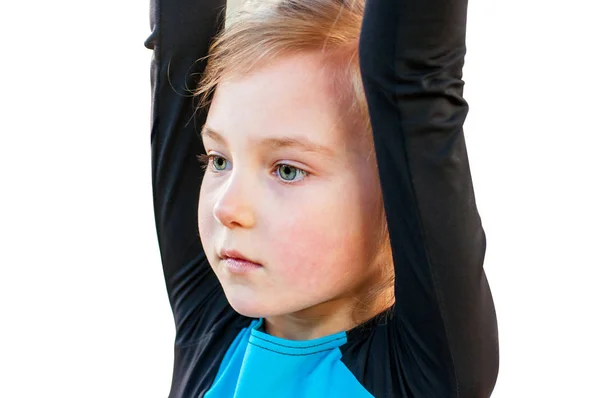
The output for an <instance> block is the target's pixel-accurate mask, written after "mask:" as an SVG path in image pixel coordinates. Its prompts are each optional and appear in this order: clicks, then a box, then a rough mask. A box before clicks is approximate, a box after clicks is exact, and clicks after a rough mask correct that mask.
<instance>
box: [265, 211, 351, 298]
mask: <svg viewBox="0 0 600 398" xmlns="http://www.w3.org/2000/svg"><path fill="white" fill-rule="evenodd" d="M311 221H312V220H311V219H310V218H303V219H301V220H296V222H290V223H286V225H285V226H281V229H279V228H278V229H279V231H273V230H272V231H271V232H272V233H270V234H269V235H270V236H272V237H274V238H273V239H271V242H270V243H269V245H268V247H269V249H270V252H271V255H270V256H269V260H270V261H271V262H273V264H275V265H276V267H277V269H276V270H274V271H275V272H277V276H278V279H280V280H282V281H286V282H288V286H290V287H292V286H295V288H297V289H299V290H307V291H311V289H313V288H315V287H316V286H319V285H320V284H323V283H328V282H327V280H329V279H330V278H331V277H332V276H333V275H335V274H336V270H335V269H334V268H333V267H331V266H330V265H334V264H336V263H338V262H339V261H340V260H341V261H343V259H341V258H339V253H337V252H338V251H339V250H340V247H339V243H340V239H339V237H336V236H335V235H334V234H332V233H331V231H330V230H328V228H327V226H326V225H322V224H320V223H319V224H317V225H315V224H314V223H313V222H311Z"/></svg>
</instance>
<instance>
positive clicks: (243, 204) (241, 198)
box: [213, 175, 256, 228]
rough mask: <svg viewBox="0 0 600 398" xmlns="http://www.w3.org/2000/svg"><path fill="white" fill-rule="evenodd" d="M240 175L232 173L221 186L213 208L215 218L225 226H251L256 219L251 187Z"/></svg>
mask: <svg viewBox="0 0 600 398" xmlns="http://www.w3.org/2000/svg"><path fill="white" fill-rule="evenodd" d="M250 185H251V184H250V183H249V181H244V179H243V178H242V176H241V175H237V176H236V175H232V176H231V177H230V180H229V181H228V182H227V184H225V186H223V188H222V189H223V190H222V192H221V195H220V196H219V197H218V198H217V201H216V202H215V206H214V208H213V216H214V217H215V219H216V220H217V221H218V222H219V223H221V224H222V225H223V226H225V227H227V228H251V227H253V226H254V224H255V222H256V219H255V213H254V208H253V207H252V197H253V193H252V189H251V186H250Z"/></svg>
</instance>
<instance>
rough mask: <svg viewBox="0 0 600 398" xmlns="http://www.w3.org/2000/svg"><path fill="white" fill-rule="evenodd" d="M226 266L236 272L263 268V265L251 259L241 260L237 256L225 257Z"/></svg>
mask: <svg viewBox="0 0 600 398" xmlns="http://www.w3.org/2000/svg"><path fill="white" fill-rule="evenodd" d="M222 261H224V262H225V266H226V267H227V269H228V270H229V272H231V273H234V274H245V273H248V272H250V271H254V270H257V269H259V268H262V265H260V264H256V263H253V262H250V261H245V260H240V259H237V258H224V259H223V260H222Z"/></svg>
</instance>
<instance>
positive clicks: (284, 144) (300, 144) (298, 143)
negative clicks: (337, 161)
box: [200, 125, 334, 157]
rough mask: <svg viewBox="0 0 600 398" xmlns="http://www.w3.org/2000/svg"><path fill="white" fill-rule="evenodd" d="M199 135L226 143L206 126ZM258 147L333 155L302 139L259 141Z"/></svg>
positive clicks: (279, 138)
mask: <svg viewBox="0 0 600 398" xmlns="http://www.w3.org/2000/svg"><path fill="white" fill-rule="evenodd" d="M200 134H201V135H202V136H203V137H208V138H211V139H213V140H215V141H217V142H219V143H221V144H224V145H225V144H227V141H226V140H225V138H223V136H221V135H220V134H219V133H217V132H216V131H214V130H213V129H211V128H210V127H208V126H206V125H204V126H203V127H202V131H201V132H200ZM258 145H259V146H264V147H268V148H269V149H283V148H296V149H299V150H301V151H304V152H312V153H316V154H321V155H325V156H329V157H332V156H333V155H334V152H333V150H331V149H330V148H328V147H326V146H323V145H319V144H316V143H314V142H312V141H310V140H308V139H306V138H304V137H278V138H265V139H263V140H261V141H260V142H259V143H258Z"/></svg>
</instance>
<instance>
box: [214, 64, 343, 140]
mask: <svg viewBox="0 0 600 398" xmlns="http://www.w3.org/2000/svg"><path fill="white" fill-rule="evenodd" d="M332 81H333V79H332V76H331V68H329V67H327V66H326V64H325V62H324V59H323V56H322V55H320V54H319V53H303V54H294V55H289V56H285V57H281V58H278V59H277V60H276V61H274V62H271V63H270V64H269V65H266V66H263V67H261V68H259V69H257V70H256V71H254V72H253V73H251V74H249V75H246V76H240V77H235V78H232V79H229V80H227V81H226V82H223V83H221V84H220V85H219V86H218V87H217V90H216V92H215V96H214V97H213V101H212V104H211V108H210V112H209V115H208V120H207V125H209V126H210V128H211V129H213V130H215V131H218V132H220V134H223V135H224V136H226V138H227V139H228V140H231V139H244V140H253V139H265V138H267V139H268V138H276V137H278V136H301V137H304V138H309V139H311V140H313V141H315V142H316V143H318V144H320V145H336V144H338V143H339V141H340V140H344V139H345V138H347V137H346V134H348V132H347V130H348V129H347V128H345V126H344V123H343V114H344V107H343V106H342V105H341V101H340V98H339V97H340V95H339V94H338V93H337V92H336V90H335V88H334V84H333V83H332Z"/></svg>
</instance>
